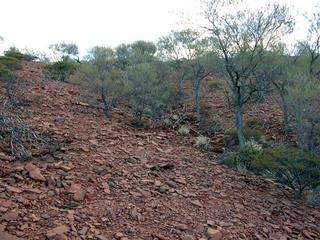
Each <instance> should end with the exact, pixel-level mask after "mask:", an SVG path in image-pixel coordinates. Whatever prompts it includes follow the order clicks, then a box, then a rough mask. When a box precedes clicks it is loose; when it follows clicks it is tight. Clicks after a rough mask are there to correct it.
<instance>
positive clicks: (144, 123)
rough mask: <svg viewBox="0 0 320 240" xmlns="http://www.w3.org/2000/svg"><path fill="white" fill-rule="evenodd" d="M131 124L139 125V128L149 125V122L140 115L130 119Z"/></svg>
mask: <svg viewBox="0 0 320 240" xmlns="http://www.w3.org/2000/svg"><path fill="white" fill-rule="evenodd" d="M129 124H130V125H131V126H132V127H139V128H142V127H146V126H148V122H147V121H146V120H144V119H142V118H138V117H135V118H132V119H130V121H129Z"/></svg>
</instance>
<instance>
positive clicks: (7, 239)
mask: <svg viewBox="0 0 320 240" xmlns="http://www.w3.org/2000/svg"><path fill="white" fill-rule="evenodd" d="M0 239H1V240H23V239H22V238H17V237H16V236H14V235H11V234H9V233H6V232H4V231H0Z"/></svg>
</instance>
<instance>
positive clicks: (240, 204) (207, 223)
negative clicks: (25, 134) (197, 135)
mask: <svg viewBox="0 0 320 240" xmlns="http://www.w3.org/2000/svg"><path fill="white" fill-rule="evenodd" d="M19 75H20V80H21V81H27V84H26V87H27V89H28V91H27V98H28V99H29V106H24V107H22V108H19V110H18V112H19V115H20V116H21V118H22V119H23V120H24V121H26V122H27V123H28V124H29V125H30V126H32V127H33V128H34V129H36V130H37V131H39V132H41V133H42V134H43V135H45V136H50V137H51V138H53V139H56V140H57V141H59V143H60V148H59V149H58V150H57V151H55V152H49V153H47V154H43V155H40V156H38V157H37V158H35V159H33V160H32V161H28V162H18V161H14V160H13V158H12V157H11V156H10V155H9V154H8V153H7V152H6V151H5V149H6V146H2V148H1V147H0V149H2V152H1V153H0V212H1V214H0V239H1V240H7V239H99V240H105V239H109V240H111V239H120V240H126V239H130V240H131V239H132V240H134V239H137V240H138V239H140V240H142V239H144V240H155V239H158V240H173V239H181V240H200V239H202V240H204V239H213V240H220V239H230V240H231V239H274V240H279V239H281V240H285V239H320V210H319V208H315V207H311V206H307V205H305V204H304V203H302V202H299V201H296V200H294V199H293V198H292V193H291V192H290V190H288V189H286V188H284V187H283V186H280V185H278V184H276V183H274V182H273V181H271V180H268V179H265V178H262V177H259V176H255V175H253V174H250V173H246V174H245V173H239V172H236V171H234V170H232V169H230V168H227V167H225V166H222V165H220V164H218V163H217V161H216V160H217V156H216V155H215V154H210V155H208V154H207V153H204V152H201V151H199V150H198V149H197V148H195V147H194V146H193V144H192V141H193V140H192V139H188V138H187V139H186V138H184V137H182V136H179V135H177V134H176V132H174V131H170V130H168V129H161V128H148V129H136V128H133V127H131V126H129V125H128V114H127V113H125V112H122V111H120V110H119V111H116V112H115V113H114V115H113V117H112V118H110V119H106V118H105V117H104V116H103V113H102V110H101V109H99V108H98V107H96V105H94V104H91V102H93V101H95V99H97V97H96V96H94V95H90V93H86V92H84V91H83V90H81V89H79V88H77V87H76V86H72V85H68V84H64V83H60V82H54V81H47V80H43V79H41V64H37V63H26V64H24V69H23V70H22V71H21V72H20V73H19ZM1 94H2V98H1V99H2V100H4V98H3V96H4V93H3V89H1ZM85 100H88V101H85ZM218 103H219V101H215V102H214V103H213V104H218ZM218 108H220V110H219V111H226V112H228V111H227V110H224V109H225V108H224V106H223V105H222V107H221V106H220V107H219V106H218V107H217V109H218ZM259 114H265V112H261V113H259ZM270 118H272V116H271V117H270ZM270 132H271V131H270ZM271 135H272V134H271ZM217 141H218V140H217ZM213 144H214V143H213Z"/></svg>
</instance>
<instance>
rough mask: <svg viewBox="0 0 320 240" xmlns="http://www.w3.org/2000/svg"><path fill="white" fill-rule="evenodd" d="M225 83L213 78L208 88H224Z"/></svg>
mask: <svg viewBox="0 0 320 240" xmlns="http://www.w3.org/2000/svg"><path fill="white" fill-rule="evenodd" d="M223 87H224V86H223V83H222V82H220V81H217V80H211V81H209V82H208V88H209V90H210V91H213V90H221V89H223Z"/></svg>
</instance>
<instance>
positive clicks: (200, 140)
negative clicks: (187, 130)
mask: <svg viewBox="0 0 320 240" xmlns="http://www.w3.org/2000/svg"><path fill="white" fill-rule="evenodd" d="M209 141H210V140H209V138H207V137H205V136H198V137H197V138H196V146H197V147H198V148H200V149H201V150H208V148H209Z"/></svg>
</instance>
